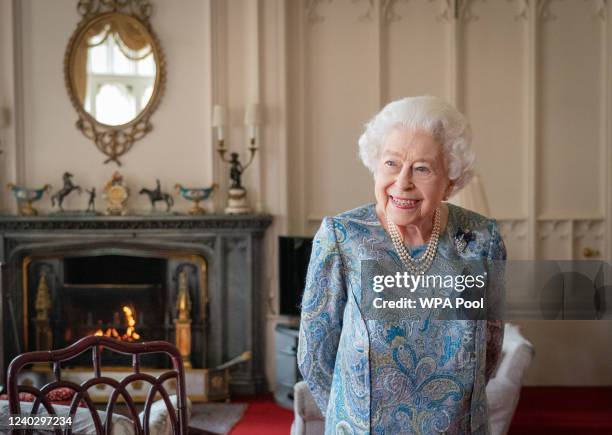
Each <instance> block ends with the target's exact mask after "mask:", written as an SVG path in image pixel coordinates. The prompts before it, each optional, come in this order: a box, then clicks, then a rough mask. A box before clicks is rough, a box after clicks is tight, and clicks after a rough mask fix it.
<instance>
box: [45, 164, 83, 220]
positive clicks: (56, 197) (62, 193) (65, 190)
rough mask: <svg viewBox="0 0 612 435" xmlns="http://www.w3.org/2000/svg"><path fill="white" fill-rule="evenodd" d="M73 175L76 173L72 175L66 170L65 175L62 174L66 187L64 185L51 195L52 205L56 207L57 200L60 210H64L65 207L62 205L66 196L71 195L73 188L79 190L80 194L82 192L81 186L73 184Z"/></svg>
mask: <svg viewBox="0 0 612 435" xmlns="http://www.w3.org/2000/svg"><path fill="white" fill-rule="evenodd" d="M73 176H74V175H72V174H71V173H70V172H64V175H63V176H62V180H63V181H64V187H62V188H61V190H58V191H57V192H55V193H54V194H53V195H51V206H52V207H55V201H57V205H59V208H60V210H61V211H64V207H62V204H63V202H64V198H66V197H67V196H68V195H70V193H72V191H73V190H77V191H78V192H79V194H80V193H81V192H82V189H81V186H75V185H74V184H72V177H73Z"/></svg>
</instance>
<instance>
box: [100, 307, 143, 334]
mask: <svg viewBox="0 0 612 435" xmlns="http://www.w3.org/2000/svg"><path fill="white" fill-rule="evenodd" d="M123 314H124V315H125V320H126V322H127V325H128V327H127V329H126V330H125V334H123V335H121V334H120V333H119V331H117V330H116V329H115V328H107V329H106V331H102V329H98V330H97V331H96V332H95V333H94V335H96V336H99V337H102V336H106V337H112V338H115V339H117V340H123V341H136V340H140V334H138V333H137V332H136V317H135V313H134V311H133V310H132V309H131V308H130V307H128V306H124V307H123Z"/></svg>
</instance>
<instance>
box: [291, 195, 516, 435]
mask: <svg viewBox="0 0 612 435" xmlns="http://www.w3.org/2000/svg"><path fill="white" fill-rule="evenodd" d="M448 208H449V218H448V224H447V226H446V229H445V230H444V231H443V232H442V234H441V235H440V239H439V243H438V251H437V255H436V257H435V259H434V261H433V263H432V266H431V268H430V270H429V271H428V274H430V273H435V274H442V275H451V276H452V275H456V274H461V273H462V271H464V270H465V269H464V268H465V265H466V264H467V263H473V262H480V263H482V264H483V267H487V266H488V264H489V263H491V262H493V261H495V260H502V261H503V260H505V258H506V251H505V247H504V244H503V240H502V238H501V236H500V234H499V231H498V228H497V224H496V222H495V221H494V220H491V219H487V218H485V217H484V216H481V215H479V214H477V213H474V212H471V211H468V210H465V209H463V208H461V207H457V206H454V205H452V204H448ZM465 234H469V236H470V237H469V238H464V240H463V241H462V242H458V241H457V240H456V236H457V235H465ZM423 250H424V246H421V247H416V248H415V249H414V250H413V251H412V252H411V254H412V255H413V256H418V255H419V254H420V253H421V252H422V251H423ZM363 260H376V261H380V262H391V263H395V264H398V263H399V264H401V263H400V260H399V258H398V256H397V253H396V252H395V250H394V248H393V244H392V242H391V239H390V237H389V235H388V234H387V233H386V231H385V230H384V228H383V227H382V225H381V224H380V221H379V220H378V217H377V215H376V211H375V205H374V204H369V205H366V206H363V207H360V208H357V209H354V210H351V211H349V212H345V213H343V214H340V215H338V216H336V217H333V218H325V219H324V220H323V223H322V225H321V228H320V229H319V231H318V232H317V235H316V236H315V240H314V243H313V251H312V256H311V260H310V265H309V269H308V275H307V278H306V289H305V292H304V296H303V300H302V317H301V325H300V339H299V349H298V365H299V367H300V370H301V372H302V374H303V376H304V380H305V381H306V382H307V384H308V386H309V389H310V390H311V392H312V394H313V396H314V398H315V401H316V402H317V405H318V406H319V408H320V409H321V411H322V413H323V415H325V420H326V422H325V433H326V434H380V435H383V434H385V435H397V434H436V433H446V434H470V433H473V434H487V433H489V427H488V418H487V403H486V395H485V386H486V382H487V381H488V378H489V377H490V376H491V373H492V372H493V370H494V369H495V367H496V364H497V361H498V359H499V356H500V353H501V342H502V337H503V324H502V322H501V321H487V320H435V319H431V318H430V317H418V316H417V317H414V315H411V316H410V317H409V316H408V315H406V318H401V319H399V320H397V321H393V322H390V321H386V320H372V319H367V318H366V317H365V316H364V307H362V306H360V304H361V291H362V277H361V264H362V263H361V262H362V261H363ZM487 286H488V287H490V288H491V289H496V291H497V292H498V293H499V290H500V289H503V275H500V274H492V275H491V279H489V281H488V283H487ZM432 291H433V290H432ZM450 292H451V293H452V289H450Z"/></svg>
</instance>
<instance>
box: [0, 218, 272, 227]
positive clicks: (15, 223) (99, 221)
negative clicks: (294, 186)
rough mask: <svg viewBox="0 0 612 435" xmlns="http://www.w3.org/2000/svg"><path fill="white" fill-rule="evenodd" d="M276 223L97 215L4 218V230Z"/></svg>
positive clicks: (249, 220)
mask: <svg viewBox="0 0 612 435" xmlns="http://www.w3.org/2000/svg"><path fill="white" fill-rule="evenodd" d="M271 222H272V216H271V215H267V214H249V215H217V214H215V215H213V214H210V215H202V216H190V215H174V214H168V215H163V214H149V215H127V216H101V215H100V216H95V215H69V214H66V215H60V214H57V215H45V216H17V215H6V214H5V215H0V231H33V230H34V231H36V230H137V229H138V230H140V229H142V230H149V229H150V230H190V229H220V230H223V229H227V230H235V229H245V230H263V229H265V228H267V227H268V226H269V225H270V223H271Z"/></svg>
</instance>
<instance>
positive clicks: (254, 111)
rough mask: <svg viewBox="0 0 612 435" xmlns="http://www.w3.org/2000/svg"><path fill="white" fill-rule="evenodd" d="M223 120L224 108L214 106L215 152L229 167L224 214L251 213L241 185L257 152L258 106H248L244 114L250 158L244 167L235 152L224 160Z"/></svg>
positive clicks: (259, 116)
mask: <svg viewBox="0 0 612 435" xmlns="http://www.w3.org/2000/svg"><path fill="white" fill-rule="evenodd" d="M225 118H226V112H225V108H224V107H223V106H219V105H216V106H215V107H214V108H213V120H212V126H213V129H214V130H215V131H216V134H217V152H218V153H219V156H220V157H221V160H222V161H224V162H225V163H228V164H229V166H230V173H229V175H230V180H231V184H230V187H229V189H228V203H227V207H226V208H225V213H227V214H247V213H251V207H249V204H248V201H247V190H246V189H245V187H244V186H243V185H242V174H243V173H244V171H245V170H246V169H247V168H248V167H249V165H250V164H251V163H252V162H253V159H254V158H255V153H256V152H257V151H258V150H259V147H258V145H257V127H258V126H259V125H261V114H260V110H259V105H258V104H257V103H254V104H251V105H249V106H248V107H247V110H246V113H245V117H244V124H245V126H246V127H247V129H248V134H249V148H248V150H249V151H250V157H249V160H248V161H247V162H246V163H245V164H244V165H243V164H242V163H241V162H240V157H239V154H238V153H236V152H233V153H230V158H229V160H228V159H226V158H225V153H226V152H227V148H226V147H225V138H224V135H223V130H224V128H225Z"/></svg>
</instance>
